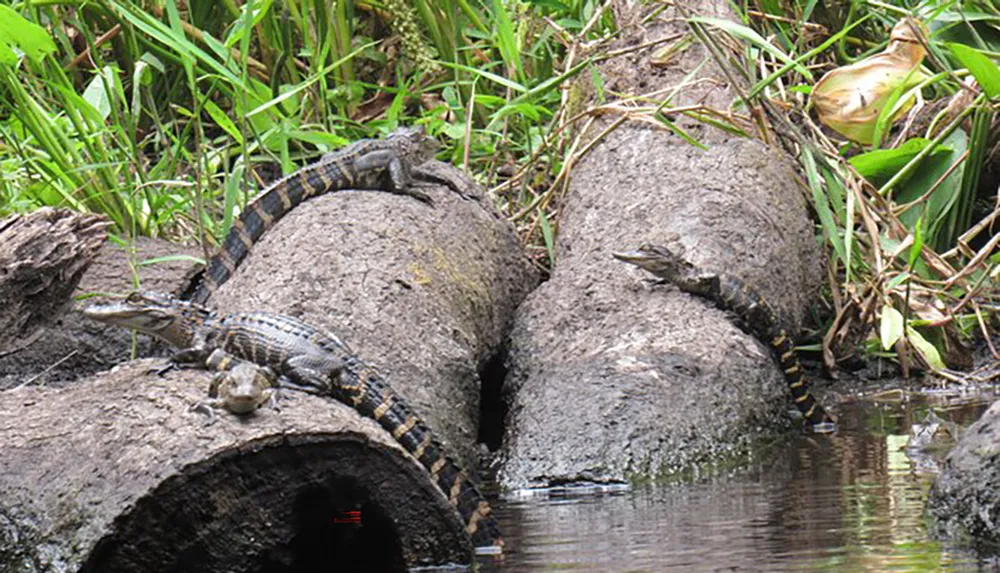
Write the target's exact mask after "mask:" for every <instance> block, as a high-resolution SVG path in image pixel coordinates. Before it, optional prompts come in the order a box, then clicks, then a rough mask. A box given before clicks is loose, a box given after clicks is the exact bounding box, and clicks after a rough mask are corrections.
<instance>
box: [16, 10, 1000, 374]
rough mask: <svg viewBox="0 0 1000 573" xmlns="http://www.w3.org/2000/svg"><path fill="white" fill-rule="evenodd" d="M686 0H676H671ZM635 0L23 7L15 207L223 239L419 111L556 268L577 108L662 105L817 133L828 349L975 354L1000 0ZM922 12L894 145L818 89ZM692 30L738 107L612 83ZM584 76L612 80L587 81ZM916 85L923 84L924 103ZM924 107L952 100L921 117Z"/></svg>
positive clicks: (814, 173)
mask: <svg viewBox="0 0 1000 573" xmlns="http://www.w3.org/2000/svg"><path fill="white" fill-rule="evenodd" d="M666 7H668V3H663V4H655V3H651V4H650V5H648V6H647V7H646V11H647V14H648V15H647V18H646V19H647V20H648V19H651V18H655V17H656V16H657V15H658V14H659V13H660V12H661V11H662V10H663V9H665V8H666ZM612 8H613V6H612V3H609V2H602V1H598V0H529V1H525V0H339V1H335V2H325V1H308V0H284V1H283V2H273V1H272V0H260V1H246V2H236V1H235V0H223V1H222V2H187V3H179V2H176V1H175V0H156V1H148V2H137V1H132V0H98V1H95V2H88V3H79V2H74V1H57V0H45V1H32V2H7V4H6V5H3V4H0V91H2V92H3V98H2V100H0V102H2V107H0V170H2V173H3V177H2V178H0V215H3V214H5V213H8V212H13V211H25V210H31V209H34V208H37V207H39V206H42V205H61V206H70V207H72V208H75V209H80V210H90V211H98V212H102V213H105V214H107V215H108V216H109V217H110V218H111V219H112V220H113V221H114V223H115V227H114V230H115V233H116V237H117V238H118V239H119V240H122V241H127V240H128V238H129V237H132V236H137V235H151V236H164V237H168V238H172V239H178V240H198V241H200V242H202V244H204V245H205V246H206V249H208V248H211V246H212V245H213V244H215V242H217V241H218V238H219V237H221V236H223V235H224V233H225V232H226V231H227V230H228V227H229V225H230V224H231V221H232V220H233V217H234V214H235V213H237V212H238V209H239V207H240V206H241V205H242V204H244V203H245V201H246V200H247V197H248V196H252V195H253V194H254V192H255V190H257V189H259V188H260V187H261V185H262V184H263V181H262V179H272V178H274V176H276V175H278V173H277V172H276V171H274V166H277V168H278V169H280V171H281V172H284V173H287V172H291V171H293V170H294V169H296V168H297V167H298V166H300V165H302V164H303V163H305V162H307V161H310V160H311V159H313V158H315V157H317V156H318V155H319V154H321V153H324V152H326V151H328V150H330V149H333V148H336V147H339V146H341V145H343V144H345V143H346V142H348V141H351V140H354V139H357V138H360V137H373V136H378V135H380V134H383V133H385V132H387V131H390V130H391V129H393V128H394V127H395V126H397V125H399V124H401V123H405V124H412V123H419V124H423V125H425V126H426V127H427V129H428V130H429V131H430V132H431V133H432V134H433V135H436V136H437V137H438V138H439V139H441V140H442V141H443V142H444V143H445V148H444V150H443V151H442V154H441V155H440V156H439V157H440V158H441V159H446V160H451V161H452V162H454V163H456V164H457V165H460V166H462V167H464V168H465V169H467V170H468V171H470V172H471V173H473V174H474V175H475V176H476V177H478V178H479V179H480V180H481V181H482V182H483V183H484V184H486V185H487V187H489V188H490V189H491V191H492V192H491V196H492V197H493V198H494V199H495V200H496V201H497V203H498V205H499V206H500V207H501V209H503V210H504V211H505V212H506V213H507V214H508V215H509V216H510V217H511V218H512V220H514V221H515V222H516V223H517V224H518V226H519V229H520V230H521V232H522V235H523V237H524V241H525V244H526V245H527V246H528V248H529V249H530V250H531V253H532V255H533V257H534V258H535V259H536V260H538V261H539V263H540V264H543V265H544V264H548V263H550V262H551V261H552V260H554V257H555V252H554V240H553V233H554V232H555V231H554V230H555V229H556V223H557V217H558V199H559V197H560V196H561V194H562V192H563V191H564V190H565V187H566V185H567V182H568V180H569V177H570V175H571V172H572V166H573V164H574V162H575V161H576V160H577V159H578V158H579V156H580V155H581V154H582V153H585V152H586V151H587V150H588V149H589V146H590V145H592V141H593V140H594V139H595V135H594V134H591V136H590V137H589V140H591V143H590V144H587V145H584V144H582V143H581V141H584V139H582V138H580V137H578V133H576V132H574V130H571V129H568V127H570V126H574V127H579V126H589V124H590V122H592V120H593V118H594V117H596V116H598V115H602V114H605V115H606V114H613V115H616V116H618V117H620V121H617V122H615V123H614V126H613V128H614V127H617V126H619V125H621V124H622V123H624V122H626V121H635V120H640V121H645V122H647V123H649V124H651V125H654V126H657V127H660V128H662V129H665V130H668V131H670V132H671V133H674V134H676V135H678V136H680V137H681V138H683V139H684V140H685V141H687V142H688V143H689V144H691V145H696V146H698V145H701V144H700V143H699V142H697V141H695V140H694V139H693V138H692V137H691V136H690V135H688V134H687V133H686V132H685V131H684V130H682V129H681V128H680V127H678V125H677V124H676V123H675V122H674V121H672V120H671V119H670V118H671V117H677V115H678V114H680V113H683V114H686V115H687V116H688V117H694V118H695V119H697V120H698V121H703V122H706V123H709V124H711V125H713V126H715V127H718V128H720V129H726V130H728V131H730V132H732V133H734V134H737V135H744V134H752V133H754V132H756V134H757V135H756V136H758V137H762V138H766V139H771V138H774V137H775V136H777V137H778V138H780V139H783V140H784V141H785V142H786V143H787V144H789V146H790V147H794V148H795V149H796V150H797V152H798V159H799V160H800V162H801V163H802V167H803V174H804V178H803V179H804V181H805V184H806V185H807V186H808V187H809V189H810V191H811V195H812V197H813V199H814V202H815V203H814V207H815V212H816V215H817V220H818V221H819V224H818V226H817V234H818V235H821V236H822V238H823V241H824V244H825V245H826V246H827V247H828V250H829V254H830V257H829V262H830V267H829V272H828V276H829V277H830V280H829V289H828V295H829V296H828V300H829V302H830V308H829V310H830V312H829V313H828V314H829V317H830V318H829V319H828V320H827V323H826V327H825V328H826V332H827V334H826V336H825V338H824V340H823V344H822V348H823V350H824V354H825V356H826V357H827V359H828V361H831V362H832V359H833V356H835V355H841V354H846V353H848V351H849V350H850V349H852V348H854V347H856V346H858V345H860V344H863V343H865V344H868V345H869V347H868V351H869V352H870V353H881V352H886V351H889V350H892V351H894V352H896V353H899V354H900V356H901V357H902V358H903V360H902V362H903V363H904V364H906V363H910V362H911V361H912V360H913V359H917V360H918V361H920V362H922V363H923V364H925V365H930V366H932V367H934V368H936V369H939V370H942V371H944V361H945V360H951V361H952V362H956V363H957V362H960V360H959V359H954V360H953V359H952V358H951V357H952V352H951V350H950V349H951V348H952V347H953V345H954V343H955V342H956V341H957V340H958V339H959V338H960V337H961V336H964V335H968V334H969V333H970V332H972V331H973V330H974V329H976V328H981V329H983V330H986V329H987V328H988V323H987V320H986V316H985V314H986V313H985V312H984V310H985V309H987V308H988V307H989V302H990V299H989V289H990V288H991V286H992V281H993V276H992V275H993V274H995V272H994V271H995V268H996V259H997V257H995V256H994V250H995V247H996V242H997V241H995V240H994V238H993V237H992V232H991V229H992V224H993V220H994V217H995V216H996V214H997V213H998V212H1000V211H998V210H997V209H996V208H995V204H994V203H992V201H995V197H994V196H993V195H990V194H995V191H996V186H997V182H996V180H995V177H996V173H997V172H998V171H1000V168H997V167H993V168H992V169H993V171H989V167H988V166H989V165H990V164H991V162H992V164H993V165H994V166H995V165H996V164H997V163H1000V160H998V159H997V154H998V152H997V151H996V148H995V147H993V148H991V145H995V144H996V140H997V137H996V134H997V132H998V129H997V117H996V110H997V104H998V102H1000V71H998V68H997V65H996V61H997V59H998V58H1000V9H998V8H997V7H996V6H995V5H994V3H993V2H992V1H991V0H980V1H978V2H977V1H975V0H973V1H966V2H962V3H958V2H956V1H947V0H926V1H921V2H917V1H911V0H886V1H878V0H851V1H848V2H840V3H838V2H820V1H817V0H787V1H782V2H779V1H778V0H755V1H753V2H750V3H744V4H743V5H741V7H740V8H741V11H740V13H739V17H740V18H741V19H742V21H737V22H728V21H721V20H713V19H708V18H699V17H694V16H693V15H692V16H691V17H690V18H689V23H690V26H691V33H690V34H686V35H684V36H682V37H678V38H667V39H665V40H664V41H663V42H662V45H659V46H655V47H653V46H649V45H644V46H635V47H632V48H628V49H626V50H616V49H615V47H614V45H613V44H612V42H613V40H614V39H615V37H616V34H617V33H618V29H617V26H618V25H619V23H618V22H616V21H615V20H614V13H615V12H614V10H613V9H612ZM908 15H909V16H915V17H916V18H918V19H919V20H921V21H923V22H924V23H925V24H926V25H927V36H926V38H924V40H923V44H924V47H925V48H926V51H927V58H926V59H925V60H924V61H923V68H922V70H921V73H920V75H919V81H910V82H907V84H906V85H905V86H903V87H900V88H899V89H896V90H892V91H891V93H888V94H887V102H888V103H887V104H886V106H885V108H884V110H883V112H882V113H881V114H880V115H879V117H878V118H877V125H876V126H875V127H874V132H875V139H874V143H873V144H872V145H859V144H855V143H850V142H847V141H842V140H840V139H839V138H837V137H834V136H831V135H830V132H829V131H828V130H824V129H821V128H820V127H819V126H818V124H817V122H815V121H814V120H813V119H811V117H812V116H811V115H810V113H809V109H808V104H809V93H810V91H811V90H812V88H813V86H814V85H815V84H816V81H817V80H818V79H819V76H820V75H822V72H824V71H827V70H829V69H833V68H835V67H837V66H842V65H846V64H849V63H852V62H856V61H858V60H861V59H862V58H865V57H867V56H869V55H872V54H875V53H878V52H879V51H881V50H883V49H884V48H885V47H886V45H887V42H888V40H889V30H890V29H891V28H892V27H893V25H894V24H895V23H896V22H897V21H899V20H900V19H901V18H903V17H904V16H908ZM733 40H735V41H733ZM693 41H701V42H704V43H705V44H707V45H708V46H709V47H710V53H711V54H712V56H713V58H714V59H715V60H716V63H717V64H719V65H720V66H722V67H723V68H724V69H725V70H727V73H728V74H730V77H732V78H736V79H738V80H739V82H740V83H742V84H744V85H745V87H744V89H741V90H738V91H739V98H738V99H737V101H734V102H733V104H732V106H731V107H730V109H725V110H713V109H706V108H704V107H702V106H696V105H695V106H685V107H679V106H674V105H673V104H672V102H673V100H674V99H675V98H676V97H677V94H678V92H679V91H683V86H681V87H680V88H678V89H675V90H673V91H671V92H669V93H659V94H652V95H650V94H610V93H605V90H604V86H603V85H602V81H601V76H600V74H599V73H597V69H596V64H597V63H599V62H600V61H601V60H604V59H608V58H611V57H614V56H616V55H619V54H621V53H622V52H623V51H627V50H645V49H651V48H652V49H653V51H654V54H653V56H652V57H654V58H659V59H662V60H663V62H664V63H665V64H669V61H670V59H671V57H672V54H674V53H676V52H677V51H680V50H684V49H686V47H687V46H689V45H691V43H692V42H693ZM912 77H914V76H908V78H909V79H912ZM971 79H975V80H976V81H975V82H971V81H970V80H971ZM574 82H576V83H575V84H574ZM582 83H585V84H587V86H588V88H590V90H589V91H590V92H591V93H594V94H596V95H597V99H598V101H596V102H595V101H582V100H583V96H582V95H581V93H582V91H581V90H578V89H575V88H573V87H570V86H572V85H576V86H579V85H580V84H582ZM916 94H919V95H920V96H921V98H922V101H921V103H918V104H917V105H916V106H913V108H912V110H911V111H910V112H907V111H906V110H907V107H908V106H909V105H910V102H912V99H913V98H912V97H911V96H913V95H916ZM956 97H959V98H960V99H959V100H954V98H956ZM953 100H954V101H957V103H953V104H952V105H951V106H950V107H949V106H948V103H949V102H952V101H953ZM625 109H627V112H623V111H622V110H625ZM667 112H671V113H667ZM921 113H922V114H923V115H924V116H926V117H929V118H930V119H929V120H928V121H925V122H923V123H921V121H920V120H919V119H918V118H919V117H920V115H921ZM737 116H738V117H740V118H743V120H742V121H739V122H736V121H733V120H732V118H734V117H737ZM747 118H752V121H749V120H747ZM894 118H895V119H896V120H897V121H896V127H893V119H894ZM789 119H790V121H789ZM900 125H904V126H905V128H900V127H899V126H900ZM918 125H923V127H917V126H918ZM599 137H600V134H597V135H596V138H598V139H599ZM848 158H849V159H848ZM267 169H271V170H272V171H271V172H267V171H266V170H267ZM261 173H265V175H261ZM990 173H992V177H993V179H991V178H990V177H991V176H990ZM991 186H992V187H991ZM984 200H985V202H984ZM873 329H874V330H873ZM873 332H875V333H876V334H877V335H876V336H871V334H872V333H873ZM908 349H909V350H908ZM913 349H916V352H912V350H913Z"/></svg>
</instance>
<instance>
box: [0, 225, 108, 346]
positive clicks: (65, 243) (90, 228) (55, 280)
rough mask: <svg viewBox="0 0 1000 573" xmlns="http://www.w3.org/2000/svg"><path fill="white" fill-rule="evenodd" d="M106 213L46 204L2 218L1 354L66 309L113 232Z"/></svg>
mask: <svg viewBox="0 0 1000 573" xmlns="http://www.w3.org/2000/svg"><path fill="white" fill-rule="evenodd" d="M106 226H107V220H106V219H105V218H104V217H101V216H100V215H88V214H82V213H76V212H73V211H69V210H66V209H50V208H43V209H39V210H38V211H35V212H34V213H30V214H27V215H12V216H10V217H7V218H6V219H4V220H2V221H0V357H3V356H9V355H12V354H15V353H17V352H19V351H20V350H21V349H22V348H24V347H26V346H29V345H30V344H31V343H32V342H33V341H34V340H37V339H38V338H40V337H41V335H42V334H43V333H44V332H45V328H46V326H47V325H48V324H50V323H51V322H52V321H53V320H54V319H55V318H56V317H57V316H59V315H60V314H62V312H63V311H64V310H65V309H66V307H67V306H68V305H69V302H70V294H71V293H72V292H73V289H75V288H76V285H77V283H79V282H80V277H81V276H82V275H83V272H84V271H85V270H86V269H87V267H88V266H90V263H91V262H93V260H94V257H95V256H97V252H98V251H99V250H100V248H101V245H103V244H104V239H105V237H106V236H107V235H106V233H105V230H104V229H105V227H106Z"/></svg>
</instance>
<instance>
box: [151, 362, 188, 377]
mask: <svg viewBox="0 0 1000 573" xmlns="http://www.w3.org/2000/svg"><path fill="white" fill-rule="evenodd" d="M178 369H180V367H179V366H177V363H176V362H167V364H166V366H160V367H157V368H149V369H148V370H146V374H156V375H157V376H159V377H160V378H163V377H164V376H166V374H167V373H168V372H171V371H173V370H178Z"/></svg>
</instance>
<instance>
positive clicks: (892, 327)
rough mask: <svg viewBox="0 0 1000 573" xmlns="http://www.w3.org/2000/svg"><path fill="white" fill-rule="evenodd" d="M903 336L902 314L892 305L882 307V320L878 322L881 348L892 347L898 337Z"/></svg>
mask: <svg viewBox="0 0 1000 573" xmlns="http://www.w3.org/2000/svg"><path fill="white" fill-rule="evenodd" d="M901 336H903V315H902V314H900V313H899V311H898V310H896V309H895V308H893V307H892V305H888V304H887V305H885V306H883V307H882V322H881V324H879V337H880V338H881V339H882V350H889V349H890V348H892V346H893V345H894V344H896V341H897V340H899V337H901Z"/></svg>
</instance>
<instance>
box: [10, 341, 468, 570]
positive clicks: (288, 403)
mask: <svg viewBox="0 0 1000 573" xmlns="http://www.w3.org/2000/svg"><path fill="white" fill-rule="evenodd" d="M162 365H163V362H162V361H161V360H142V361H135V362H130V363H128V364H126V365H124V366H123V367H121V368H118V369H116V370H114V371H112V372H110V373H106V374H102V375H99V376H98V377H95V378H93V379H90V380H86V381H81V383H79V384H75V385H73V386H72V387H69V388H64V389H59V390H44V389H41V390H40V389H37V388H32V387H26V388H20V389H17V390H10V391H7V392H3V393H0V420H2V421H0V491H3V492H4V495H3V497H2V499H0V570H2V571H19V572H20V571H25V572H28V571H31V572H34V571H93V572H104V571H115V572H120V573H127V572H132V571H134V572H143V573H148V572H153V571H178V572H180V571H184V572H188V573H195V572H199V571H204V572H212V573H220V572H230V571H232V572H235V571H249V570H258V569H254V568H255V567H259V566H260V565H261V564H262V563H267V564H269V565H270V566H271V567H272V569H271V570H279V571H280V570H285V569H287V570H293V569H295V568H297V567H299V566H302V565H303V562H302V560H304V559H305V560H308V561H307V562H309V563H329V564H330V565H331V566H337V567H343V568H345V569H346V570H358V571H360V570H372V571H384V570H398V569H401V568H403V567H404V566H405V565H406V564H413V563H443V562H457V561H467V560H468V555H467V553H463V552H462V550H461V548H464V547H467V543H468V542H467V540H466V538H465V537H464V532H463V530H462V529H463V525H462V523H461V521H460V520H459V518H458V515H457V514H456V513H455V511H454V509H453V508H452V507H451V506H450V505H449V503H448V499H447V498H446V497H445V495H444V494H443V493H442V492H441V491H440V490H439V489H438V488H437V487H435V486H434V484H433V483H432V482H431V481H430V480H428V479H427V477H426V474H425V472H424V471H423V469H422V468H421V467H420V465H419V464H418V463H417V462H415V461H414V460H413V459H412V458H411V457H409V456H408V455H407V454H406V452H405V450H403V449H402V448H401V447H400V446H399V445H397V444H396V442H395V441H394V440H393V438H392V436H390V435H388V434H387V433H386V432H384V431H383V430H382V429H381V428H379V427H378V425H377V424H375V422H373V421H371V420H368V419H365V418H362V417H361V416H360V415H359V414H357V413H356V412H354V411H353V410H352V409H350V408H348V407H346V406H340V405H338V404H333V403H331V401H329V400H324V399H321V398H315V397H312V396H308V395H304V394H301V393H286V395H284V396H282V402H281V409H280V411H275V410H270V409H267V408H264V409H261V410H258V412H256V413H255V414H252V415H250V416H248V417H243V418H237V417H233V416H225V417H224V418H223V419H220V420H219V421H218V422H217V423H216V424H214V425H212V426H207V425H206V424H205V417H204V416H203V415H202V414H200V413H198V412H193V411H190V409H191V406H192V404H194V403H195V402H197V401H198V400H199V399H201V398H203V397H204V395H205V392H206V389H207V386H208V382H209V377H207V376H206V375H205V374H206V373H205V372H202V371H181V372H171V373H168V374H167V375H165V376H163V377H159V376H157V375H156V374H155V373H154V374H148V373H147V371H148V370H150V369H155V368H157V367H160V366H162ZM293 394H294V395H293ZM359 511H360V518H361V524H360V525H359V524H357V523H352V521H356V516H357V515H358V514H356V513H353V514H352V513H351V512H359Z"/></svg>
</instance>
